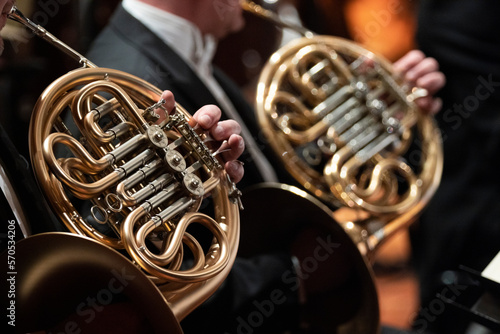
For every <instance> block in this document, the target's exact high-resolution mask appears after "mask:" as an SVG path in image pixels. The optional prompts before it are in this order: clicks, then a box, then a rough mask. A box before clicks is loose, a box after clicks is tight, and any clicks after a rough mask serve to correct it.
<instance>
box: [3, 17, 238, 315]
mask: <svg viewBox="0 0 500 334" xmlns="http://www.w3.org/2000/svg"><path fill="white" fill-rule="evenodd" d="M9 18H10V19H12V20H15V21H17V22H20V23H21V24H23V25H24V26H26V27H27V28H29V29H30V30H32V31H33V32H34V33H35V34H36V35H38V36H40V37H42V38H43V39H45V40H47V41H48V42H49V43H51V44H52V45H54V46H56V47H58V48H59V49H61V50H62V51H63V52H65V53H67V54H68V55H70V56H71V57H73V58H75V59H76V60H77V61H78V62H79V63H80V64H81V65H82V67H81V68H78V69H75V70H73V71H70V72H68V73H67V74H65V75H63V76H61V77H60V78H58V79H57V80H55V81H54V82H53V83H52V84H50V86H48V87H47V88H46V89H45V91H44V92H43V93H42V94H41V96H40V97H39V99H38V101H37V103H36V106H35V108H34V110H33V114H32V118H31V123H30V132H29V146H30V156H31V162H32V166H33V170H34V173H35V176H36V179H37V181H38V183H39V186H40V188H41V189H42V191H43V193H44V195H45V196H46V198H47V200H48V202H49V204H50V206H51V207H52V209H53V211H54V213H55V214H56V215H57V216H58V218H59V219H60V220H61V221H62V222H63V223H64V225H65V226H66V228H67V230H68V231H69V232H71V233H73V234H74V235H77V236H80V237H83V238H85V239H86V238H89V239H92V240H94V241H96V242H98V243H99V244H102V245H103V246H105V247H102V249H103V252H105V249H108V251H107V252H109V251H111V250H114V251H117V252H119V253H121V254H123V255H124V256H126V257H127V258H129V260H130V261H131V263H132V264H133V266H136V267H138V268H140V269H141V271H142V272H143V273H144V275H146V276H147V277H148V279H149V280H151V281H152V282H153V283H154V284H155V286H156V287H157V289H158V291H160V292H161V295H162V298H163V299H164V300H165V302H166V304H167V305H168V308H169V309H171V311H172V313H173V314H174V316H175V318H176V319H177V321H179V322H180V321H181V320H182V319H183V318H185V317H186V316H187V315H188V314H189V313H190V312H192V311H193V310H194V309H195V308H196V307H197V306H199V305H200V304H201V303H202V302H203V301H205V300H206V299H207V298H208V297H210V296H211V295H212V294H213V293H214V292H215V290H216V289H217V288H218V287H219V285H220V284H221V283H222V281H223V280H224V279H225V277H226V276H227V274H228V273H229V271H230V269H231V267H232V264H233V262H234V260H235V257H236V252H237V249H238V241H239V210H240V206H241V202H240V200H239V196H240V192H239V190H238V189H237V188H236V186H235V184H234V183H233V182H232V181H231V180H230V178H229V176H228V175H227V174H226V172H225V171H224V168H223V167H222V165H221V163H220V162H219V160H218V157H217V151H215V152H213V151H214V150H215V149H216V146H217V145H213V148H212V149H211V148H209V147H211V142H210V137H209V136H208V135H207V134H205V133H203V132H202V131H199V130H198V129H196V126H191V123H190V120H191V116H190V114H189V113H188V112H187V111H186V110H185V109H183V108H182V106H180V105H176V107H175V110H174V111H172V112H167V111H166V110H164V109H165V108H163V107H162V103H163V101H160V97H161V93H162V92H161V91H160V90H159V89H158V88H156V87H154V86H152V85H151V84H149V83H147V82H146V81H144V80H142V79H139V78H137V77H135V76H132V75H130V74H127V73H124V72H121V71H117V70H112V69H107V68H98V67H96V66H95V65H94V64H93V63H92V62H90V61H89V60H88V59H86V58H85V57H83V56H82V55H80V54H79V53H78V52H76V51H75V50H73V49H71V48H70V47H69V46H67V45H66V44H64V43H63V42H61V41H60V40H59V39H57V38H56V37H54V36H53V35H52V34H50V33H49V32H47V31H46V30H45V29H44V28H43V27H41V26H39V25H36V24H34V23H33V22H32V21H30V20H29V19H28V18H26V17H25V16H24V15H23V14H22V13H21V12H20V11H19V10H18V9H17V8H16V7H13V8H12V11H11V13H10V14H9ZM207 206H209V209H210V207H213V210H212V211H213V217H211V216H209V215H208V214H205V213H203V212H202V210H203V209H204V208H206V207H207ZM28 239H29V238H28ZM48 239H49V240H50V238H48ZM53 239H54V241H53V242H57V235H54V237H53ZM81 243H82V242H80V241H78V244H81ZM35 244H36V243H35ZM89 248H93V246H92V247H91V246H89ZM94 248H95V247H94ZM82 251H84V250H82ZM105 255H106V254H103V256H105ZM108 255H109V254H108ZM61 256H62V255H61ZM109 256H112V255H109Z"/></svg>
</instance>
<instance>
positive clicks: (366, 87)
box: [241, 1, 443, 255]
mask: <svg viewBox="0 0 500 334" xmlns="http://www.w3.org/2000/svg"><path fill="white" fill-rule="evenodd" d="M241 3H242V6H243V8H244V9H245V10H247V11H249V12H251V13H253V14H256V15H259V16H261V17H264V18H265V19H268V20H271V21H273V22H275V23H276V24H277V25H279V26H281V27H284V28H291V29H293V30H295V31H297V32H299V33H300V34H301V35H303V37H301V38H298V39H295V40H292V41H291V42H289V43H288V44H286V45H284V46H283V47H281V48H280V49H279V50H278V51H276V52H275V53H274V54H273V55H272V56H271V57H270V58H269V60H268V62H267V63H266V64H265V66H264V69H263V71H262V73H261V75H260V77H259V81H258V85H257V96H256V103H255V104H256V110H257V117H258V120H259V123H260V125H261V127H262V131H263V134H264V137H265V138H266V140H267V141H268V143H269V144H270V145H271V146H272V148H273V149H274V151H275V153H276V154H277V155H278V156H279V157H280V158H281V160H282V162H283V164H284V165H285V167H286V169H287V170H288V172H289V173H290V174H291V175H292V176H293V177H294V178H295V179H296V180H297V181H298V182H299V183H300V184H301V185H302V187H303V188H304V189H305V190H306V191H308V192H309V193H311V194H312V195H313V196H315V197H317V198H319V199H321V200H322V201H323V202H324V203H326V204H327V205H328V206H329V207H330V208H332V209H335V210H336V213H335V217H336V219H337V221H339V223H341V224H343V225H344V226H345V227H346V229H347V230H353V231H354V230H356V231H355V232H353V233H352V234H353V237H354V238H355V239H359V241H360V243H359V246H360V250H361V251H362V252H363V253H364V254H366V255H371V254H372V251H373V250H374V249H375V248H376V247H377V246H378V245H380V243H381V242H382V241H384V240H385V238H386V237H387V235H388V234H392V233H393V232H394V231H396V230H398V229H400V228H401V227H403V226H407V225H408V224H409V223H411V222H413V221H414V220H415V218H416V217H417V216H418V214H419V213H420V211H421V210H422V209H423V208H424V207H425V205H426V204H427V202H428V201H429V200H430V198H431V197H432V196H433V194H434V192H435V190H436V189H437V187H438V185H439V182H440V178H441V171H442V164H443V158H442V144H441V137H440V131H439V130H438V128H437V127H436V125H435V122H434V119H433V117H432V116H431V115H426V114H425V113H423V112H420V110H419V109H418V107H417V105H416V104H415V103H414V100H415V99H417V98H419V97H421V96H425V95H426V91H425V90H423V89H419V88H413V89H411V90H410V89H408V87H405V86H404V85H403V84H402V83H401V80H400V79H399V78H398V77H397V76H396V75H395V73H394V72H393V70H392V66H391V64H390V63H389V62H388V61H387V60H385V59H384V58H383V57H381V56H378V55H376V54H374V53H372V52H370V51H368V50H366V49H364V48H363V47H361V46H360V45H358V44H356V43H354V42H352V41H349V40H346V39H343V38H338V37H334V36H323V35H315V34H313V33H312V32H310V31H308V30H307V29H304V28H303V27H296V26H293V25H290V24H287V23H285V22H283V21H282V20H280V18H279V17H278V16H277V15H276V14H275V13H274V12H271V11H269V10H266V9H263V8H262V7H260V6H258V5H256V4H255V3H253V2H251V1H242V2H241ZM339 209H340V210H339ZM353 222H355V224H353ZM363 231H364V232H363ZM350 233H351V232H350Z"/></svg>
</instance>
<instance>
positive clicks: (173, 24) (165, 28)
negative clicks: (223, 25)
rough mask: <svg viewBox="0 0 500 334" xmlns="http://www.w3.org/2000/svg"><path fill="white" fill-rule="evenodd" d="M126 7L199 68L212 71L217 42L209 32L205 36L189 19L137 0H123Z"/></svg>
mask: <svg viewBox="0 0 500 334" xmlns="http://www.w3.org/2000/svg"><path fill="white" fill-rule="evenodd" d="M122 3H123V7H124V8H125V10H126V11H127V12H129V13H130V15H132V16H133V17H135V18H136V19H137V20H139V21H140V22H142V24H144V25H145V26H146V27H147V28H148V29H150V30H151V31H152V32H153V33H154V34H156V35H157V36H158V37H159V38H160V39H161V40H163V41H164V42H165V43H166V44H168V45H169V46H170V47H172V48H173V49H174V50H175V51H176V52H177V53H178V54H179V55H180V56H181V57H183V58H184V59H185V60H186V61H187V62H188V63H189V64H190V65H191V66H193V67H194V68H195V69H196V70H197V71H198V72H202V73H203V74H206V73H207V71H208V72H210V71H211V63H212V59H213V57H214V55H215V51H216V48H217V43H216V41H215V38H213V37H212V36H210V35H206V36H203V35H202V33H201V31H200V30H199V29H198V27H197V26H196V25H194V24H193V23H191V22H190V21H188V20H186V19H184V18H182V17H179V16H177V15H174V14H172V13H169V12H166V11H163V10H160V9H158V8H156V7H154V6H151V5H148V4H146V3H143V2H140V1H138V0H123V2H122Z"/></svg>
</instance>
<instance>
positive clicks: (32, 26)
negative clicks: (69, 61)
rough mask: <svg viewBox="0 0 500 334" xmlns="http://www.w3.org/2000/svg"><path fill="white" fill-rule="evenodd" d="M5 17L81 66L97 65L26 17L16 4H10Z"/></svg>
mask: <svg viewBox="0 0 500 334" xmlns="http://www.w3.org/2000/svg"><path fill="white" fill-rule="evenodd" d="M7 17H8V18H9V19H11V20H13V21H16V22H18V23H21V24H22V25H24V26H25V27H26V28H28V29H29V30H31V31H32V32H33V33H34V34H35V35H37V36H39V37H41V38H43V39H44V40H46V41H47V42H49V43H51V44H53V45H54V46H56V47H57V48H58V49H59V50H61V51H63V52H64V53H66V54H67V55H69V56H70V57H72V58H74V59H76V60H77V61H78V62H79V63H80V64H81V65H82V66H83V67H97V66H96V65H94V64H93V63H92V62H91V61H90V60H88V59H87V58H85V57H84V56H82V55H81V54H80V53H78V52H76V51H75V50H74V49H72V48H71V47H69V46H68V45H67V44H65V43H63V42H62V41H61V40H59V39H58V38H57V37H55V36H54V35H52V34H51V33H50V32H48V31H47V30H46V29H45V28H44V27H42V26H41V25H39V24H36V23H35V22H33V21H31V20H30V19H28V18H27V17H26V16H25V15H24V14H23V13H22V12H21V11H20V10H19V9H18V8H17V7H16V6H12V8H11V10H10V13H9V14H8V15H7Z"/></svg>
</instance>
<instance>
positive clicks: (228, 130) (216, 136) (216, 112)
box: [162, 91, 245, 182]
mask: <svg viewBox="0 0 500 334" xmlns="http://www.w3.org/2000/svg"><path fill="white" fill-rule="evenodd" d="M162 98H163V99H165V101H166V102H165V104H164V107H165V108H166V109H167V110H172V109H173V108H174V106H175V99H174V96H173V94H172V92H170V91H165V92H163V94H162ZM220 117H221V111H220V109H219V108H218V107H217V106H215V105H206V106H203V107H201V108H200V109H199V110H198V111H196V112H195V113H194V115H193V120H194V121H195V123H197V124H198V125H199V126H200V127H201V128H203V129H204V130H207V131H208V133H209V134H210V136H211V137H212V139H213V140H215V141H219V142H223V144H222V147H221V148H220V149H219V150H220V151H221V152H222V153H221V155H222V158H223V159H224V161H225V165H224V168H225V169H226V171H227V173H228V175H229V176H230V177H231V180H233V182H239V181H240V180H241V179H242V178H243V173H244V168H243V164H242V163H241V162H239V161H237V159H238V157H239V156H240V155H241V154H242V153H243V151H244V149H245V142H244V141H243V138H242V137H241V136H240V135H239V134H240V133H241V127H240V125H239V124H238V123H237V122H236V121H234V120H226V121H219V120H220ZM191 125H192V126H194V125H196V124H191ZM224 141H225V142H224Z"/></svg>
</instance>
